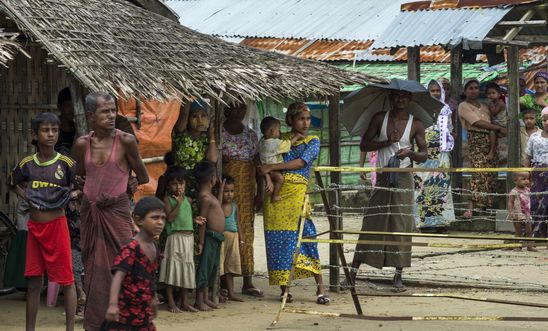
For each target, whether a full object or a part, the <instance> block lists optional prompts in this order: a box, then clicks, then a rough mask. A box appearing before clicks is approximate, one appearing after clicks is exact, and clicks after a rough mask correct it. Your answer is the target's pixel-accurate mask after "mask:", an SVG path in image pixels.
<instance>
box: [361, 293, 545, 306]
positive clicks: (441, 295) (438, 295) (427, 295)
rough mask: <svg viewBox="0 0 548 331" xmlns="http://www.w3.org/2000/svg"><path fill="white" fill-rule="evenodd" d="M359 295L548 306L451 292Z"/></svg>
mask: <svg viewBox="0 0 548 331" xmlns="http://www.w3.org/2000/svg"><path fill="white" fill-rule="evenodd" d="M358 295H363V296H369V297H403V298H411V297H419V298H450V299H461V300H470V301H481V302H490V303H500V304H505V305H514V306H526V307H537V308H548V304H544V303H535V302H523V301H511V300H502V299H489V298H474V297H469V296H465V295H455V294H450V293H411V294H392V293H367V294H358Z"/></svg>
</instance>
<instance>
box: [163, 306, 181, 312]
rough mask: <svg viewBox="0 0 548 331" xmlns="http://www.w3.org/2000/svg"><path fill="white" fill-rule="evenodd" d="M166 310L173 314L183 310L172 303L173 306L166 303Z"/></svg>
mask: <svg viewBox="0 0 548 331" xmlns="http://www.w3.org/2000/svg"><path fill="white" fill-rule="evenodd" d="M167 310H169V311H170V312H172V313H175V314H178V313H182V312H183V311H182V310H181V309H179V307H177V305H173V306H171V305H168V306H167Z"/></svg>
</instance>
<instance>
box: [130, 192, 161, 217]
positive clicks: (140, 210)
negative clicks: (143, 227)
mask: <svg viewBox="0 0 548 331" xmlns="http://www.w3.org/2000/svg"><path fill="white" fill-rule="evenodd" d="M155 210H162V211H165V206H164V203H163V202H162V200H160V199H158V198H156V197H144V198H142V199H141V200H139V201H138V202H137V204H136V205H135V208H134V209H133V216H137V217H139V218H145V216H147V214H148V213H150V212H151V211H155Z"/></svg>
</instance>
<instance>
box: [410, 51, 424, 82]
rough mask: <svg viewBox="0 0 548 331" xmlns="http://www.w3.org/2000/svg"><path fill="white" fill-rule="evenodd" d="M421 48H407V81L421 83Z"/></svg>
mask: <svg viewBox="0 0 548 331" xmlns="http://www.w3.org/2000/svg"><path fill="white" fill-rule="evenodd" d="M420 53H421V47H420V46H414V47H407V79H409V80H416V81H417V82H420V81H421V54H420Z"/></svg>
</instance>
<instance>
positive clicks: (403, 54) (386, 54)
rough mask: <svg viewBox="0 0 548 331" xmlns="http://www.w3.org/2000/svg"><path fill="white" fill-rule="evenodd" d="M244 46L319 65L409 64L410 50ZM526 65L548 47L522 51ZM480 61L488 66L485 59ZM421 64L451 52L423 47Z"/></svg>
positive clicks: (330, 44) (256, 41)
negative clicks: (329, 62) (318, 63)
mask: <svg viewBox="0 0 548 331" xmlns="http://www.w3.org/2000/svg"><path fill="white" fill-rule="evenodd" d="M241 44H243V45H246V46H250V47H255V48H259V49H262V50H265V51H271V52H277V53H282V54H286V55H292V56H297V57H300V58H304V59H308V60H317V61H354V60H355V61H359V62H405V61H407V49H406V48H399V49H396V50H395V51H392V52H391V51H390V49H386V48H385V49H372V48H371V44H372V42H371V41H366V42H362V41H352V42H347V41H328V40H316V41H311V40H306V39H305V40H303V39H300V40H295V39H282V38H245V39H243V40H242V41H241ZM520 54H521V58H522V60H523V61H527V62H533V63H539V62H541V61H543V59H544V58H546V56H547V55H548V46H545V47H535V48H529V49H521V50H520ZM477 61H479V62H486V57H485V56H484V55H481V56H480V57H479V58H478V59H477ZM421 62H423V63H449V62H450V52H449V51H447V50H446V49H444V48H443V47H441V46H426V47H421Z"/></svg>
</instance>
